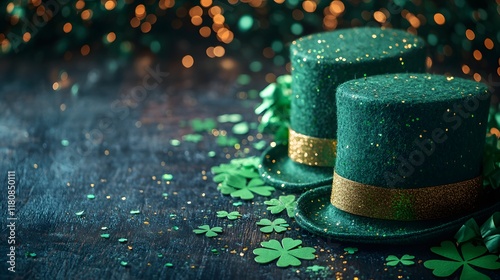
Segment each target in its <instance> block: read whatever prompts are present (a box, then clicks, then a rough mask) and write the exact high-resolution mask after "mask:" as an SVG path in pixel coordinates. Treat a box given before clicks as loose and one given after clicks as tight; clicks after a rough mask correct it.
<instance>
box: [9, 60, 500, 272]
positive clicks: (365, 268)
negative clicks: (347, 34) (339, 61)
mask: <svg viewBox="0 0 500 280" xmlns="http://www.w3.org/2000/svg"><path fill="white" fill-rule="evenodd" d="M245 63H246V62H244V61H242V60H239V59H238V58H236V57H227V58H225V59H208V58H207V59H206V60H200V61H195V65H194V66H193V67H192V68H190V69H185V68H184V67H182V65H181V63H180V59H168V58H157V57H153V56H151V55H148V54H145V55H138V56H137V57H136V58H133V59H130V60H126V59H125V60H124V59H110V58H104V57H98V56H90V57H86V58H85V59H73V60H72V61H70V62H65V61H59V60H51V61H34V60H28V59H6V60H4V61H3V62H2V63H1V64H0V79H1V83H0V155H1V157H0V158H1V162H0V166H1V168H0V170H1V171H0V172H2V173H1V174H0V177H1V178H2V186H3V187H2V191H1V193H2V194H1V201H2V203H1V206H0V210H1V213H2V227H1V231H0V232H1V236H2V238H1V240H2V241H1V243H0V252H1V254H0V256H1V257H0V259H1V260H2V267H1V272H0V275H1V278H2V279H3V278H10V279H165V278H167V279H236V278H241V279H295V278H302V279H316V278H337V279H429V278H432V277H433V276H432V273H431V271H430V270H428V269H426V268H425V267H424V266H423V261H425V260H428V259H430V258H436V257H437V256H435V255H433V254H432V253H431V252H430V250H429V248H430V247H431V246H436V245H438V244H439V242H440V241H442V240H436V242H435V243H434V244H427V245H424V246H363V245H360V244H345V243H339V242H336V241H335V240H328V239H325V238H322V237H318V236H314V235H312V234H309V233H308V232H306V231H304V230H302V229H300V228H299V227H298V226H297V224H296V223H295V222H294V221H293V219H289V218H288V217H286V216H285V214H283V213H282V214H280V215H278V216H275V215H272V214H271V213H269V211H267V210H266V205H264V204H263V202H264V201H265V200H268V198H264V197H259V196H257V197H256V198H255V199H254V200H253V201H250V202H247V201H244V202H243V204H242V205H241V206H233V202H238V201H239V199H233V198H231V197H229V196H224V195H221V194H220V193H219V191H218V190H217V185H216V183H214V182H213V181H212V174H211V172H210V168H211V167H212V166H215V165H219V164H221V163H227V162H228V161H229V160H230V159H232V158H235V157H237V158H241V157H248V156H257V155H259V154H260V153H261V151H260V150H258V149H256V148H254V147H253V145H252V144H253V143H256V142H257V141H259V139H258V132H257V131H256V130H255V129H251V130H250V132H249V133H247V134H245V135H235V134H233V133H232V132H231V127H232V124H230V123H217V129H218V130H225V131H227V134H228V135H229V136H234V137H236V138H237V139H238V141H239V143H240V146H239V148H238V149H236V148H235V147H234V146H232V147H221V146H219V145H217V143H216V137H215V136H214V135H213V134H212V133H209V132H201V133H199V134H201V135H202V136H203V140H202V141H200V142H198V143H194V142H189V141H185V140H182V136H183V135H186V134H191V133H194V132H193V129H192V127H190V126H189V125H188V124H189V121H190V120H193V119H195V118H201V119H205V118H211V119H216V117H217V116H220V115H222V114H241V115H242V116H243V120H244V121H247V122H248V123H250V124H252V123H253V124H256V123H257V120H258V118H257V116H256V115H255V114H254V113H253V109H254V108H255V106H256V105H257V104H258V102H259V99H258V98H256V97H253V95H255V91H253V92H252V91H251V90H260V89H262V88H263V87H264V86H265V85H266V84H267V83H266V82H265V75H266V74H267V73H275V74H281V73H280V71H284V70H283V69H274V68H272V67H264V69H266V70H265V71H261V72H259V73H253V74H251V73H246V71H245V70H244V69H246V65H245ZM147 69H149V70H147ZM151 69H153V70H154V69H156V70H157V71H159V72H161V73H162V74H161V75H157V76H156V78H155V77H154V75H153V74H151V71H153V70H151ZM64 73H66V74H64ZM157 73H158V72H157ZM241 74H250V78H251V82H250V83H249V84H247V85H245V83H242V82H241V81H242V80H241V76H240V75H241ZM238 78H240V79H239V81H240V82H238ZM55 83H57V84H55ZM54 89H58V90H54ZM251 126H252V125H251ZM172 139H177V140H180V145H177V146H176V145H172V144H171V140H172ZM263 139H264V140H266V141H268V142H269V137H268V136H264V137H263ZM210 151H213V152H215V155H214V156H209V155H208V154H209V152H210ZM8 171H15V185H16V188H17V194H16V197H15V199H16V207H15V217H16V218H17V220H16V223H15V224H16V227H15V241H16V247H15V252H16V258H15V265H16V267H15V270H16V273H11V272H9V271H8V270H7V268H8V264H7V263H6V261H7V257H6V255H7V254H8V253H9V251H10V250H9V249H10V248H9V247H10V245H9V244H8V243H7V236H8V234H9V233H10V230H9V229H8V228H7V227H6V225H7V219H6V217H7V216H6V214H7V196H8V194H7V188H6V186H7V179H8ZM163 174H172V175H173V179H172V180H170V181H165V180H162V175H163ZM88 194H93V195H95V198H94V199H88V198H87V195H88ZM281 194H283V192H281V191H276V192H275V193H274V194H273V196H272V197H278V196H279V195H281ZM132 210H140V213H139V214H131V213H130V211H132ZM219 210H227V211H239V212H240V213H242V217H241V218H239V219H237V220H235V221H229V220H227V219H220V218H217V217H216V212H217V211H219ZM80 211H84V213H83V214H82V215H81V216H78V215H76V213H77V212H80ZM275 217H283V218H285V219H286V220H287V221H288V222H289V224H290V230H288V231H287V232H285V233H282V234H277V233H272V234H264V233H261V232H260V231H259V229H258V227H257V226H256V224H255V223H256V222H257V221H259V220H260V219H261V218H270V219H274V218H275ZM203 224H208V225H211V226H221V227H223V228H224V233H223V234H221V235H219V236H218V237H216V238H207V237H205V236H201V235H196V234H194V233H193V232H192V231H193V229H195V228H197V226H199V225H203ZM102 227H107V229H105V230H103V229H102ZM104 233H108V234H109V235H110V237H109V238H108V239H106V238H103V237H101V234H104ZM284 237H291V238H294V239H301V240H303V245H304V246H311V247H314V248H316V254H317V259H315V260H312V261H303V262H302V265H301V266H299V267H289V268H278V267H276V265H275V262H273V263H271V264H267V265H261V264H257V263H256V262H255V261H254V260H253V259H254V257H255V256H254V255H253V253H252V250H253V249H255V248H258V247H260V246H259V243H260V242H262V241H266V240H269V239H271V238H276V239H278V240H281V239H282V238H284ZM119 238H126V239H128V241H127V242H126V243H120V242H119V241H118V239H119ZM451 238H452V237H450V239H451ZM346 247H356V248H358V251H357V252H356V253H354V254H348V253H347V252H345V251H344V248H346ZM30 253H35V254H36V256H34V255H30ZM403 254H412V255H415V257H416V264H415V265H413V266H402V265H398V266H396V267H390V266H387V265H386V264H385V263H386V261H385V258H386V257H387V256H388V255H397V256H402V255H403ZM438 258H439V257H438ZM122 261H125V262H127V265H126V266H123V265H121V262H122ZM166 263H171V265H172V266H165V264H166ZM313 265H320V266H325V267H327V270H325V271H323V272H321V273H315V272H310V271H307V267H308V266H313ZM483 272H485V273H488V274H489V275H491V277H494V275H495V274H494V273H491V272H488V271H483Z"/></svg>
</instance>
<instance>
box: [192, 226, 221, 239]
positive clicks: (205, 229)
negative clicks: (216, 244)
mask: <svg viewBox="0 0 500 280" xmlns="http://www.w3.org/2000/svg"><path fill="white" fill-rule="evenodd" d="M193 232H194V233H196V234H202V233H204V234H205V236H206V237H215V236H217V235H218V233H222V228H221V227H213V228H210V226H209V225H202V226H199V227H198V229H193Z"/></svg>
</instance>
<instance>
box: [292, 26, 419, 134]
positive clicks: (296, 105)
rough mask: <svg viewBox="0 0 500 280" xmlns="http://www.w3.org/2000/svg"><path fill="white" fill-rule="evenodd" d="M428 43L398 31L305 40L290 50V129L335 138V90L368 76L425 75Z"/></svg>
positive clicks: (345, 33) (349, 31)
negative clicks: (416, 73)
mask: <svg viewBox="0 0 500 280" xmlns="http://www.w3.org/2000/svg"><path fill="white" fill-rule="evenodd" d="M424 46H425V43H424V41H423V40H422V39H421V38H419V37H416V36H414V35H412V34H409V33H407V32H404V31H401V30H395V29H380V28H351V29H340V30H336V31H333V32H323V33H318V34H314V35H310V36H307V37H302V38H300V39H298V40H296V41H294V42H293V44H292V45H291V47H290V53H291V63H292V79H293V83H292V103H291V118H290V122H291V124H290V125H291V128H292V129H294V130H295V131H297V132H299V133H302V134H305V135H309V136H314V137H319V138H330V139H333V138H336V134H337V117H336V114H337V110H336V106H335V89H336V88H337V86H338V85H339V84H341V83H343V82H345V81H348V80H351V79H354V78H360V77H365V76H369V75H376V74H385V73H398V72H424V71H425V48H424Z"/></svg>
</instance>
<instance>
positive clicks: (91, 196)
mask: <svg viewBox="0 0 500 280" xmlns="http://www.w3.org/2000/svg"><path fill="white" fill-rule="evenodd" d="M87 198H88V199H94V198H95V195H93V194H87Z"/></svg>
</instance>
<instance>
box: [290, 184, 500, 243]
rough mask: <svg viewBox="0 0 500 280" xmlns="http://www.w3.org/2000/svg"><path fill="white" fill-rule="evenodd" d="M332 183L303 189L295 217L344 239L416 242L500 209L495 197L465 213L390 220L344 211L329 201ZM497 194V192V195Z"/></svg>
mask: <svg viewBox="0 0 500 280" xmlns="http://www.w3.org/2000/svg"><path fill="white" fill-rule="evenodd" d="M331 189H332V187H331V185H328V186H324V187H320V188H316V189H313V190H310V191H308V192H306V193H304V194H303V195H302V196H301V197H300V198H299V199H298V201H297V212H296V214H295V220H296V221H297V223H298V224H299V225H300V226H301V227H302V228H304V229H306V230H308V231H310V232H312V233H314V234H317V235H321V236H325V237H329V238H333V239H335V240H338V241H343V242H355V243H367V244H415V243H424V242H427V241H430V240H432V239H434V240H435V239H436V238H439V237H446V236H448V237H449V236H450V235H451V236H453V234H454V233H456V232H457V231H458V230H459V229H460V227H461V226H462V225H463V224H464V223H465V222H466V221H467V220H468V219H470V218H475V219H476V221H478V222H482V221H484V220H486V219H487V218H488V217H489V216H490V215H491V214H493V213H494V212H495V211H499V210H500V201H499V200H498V197H494V198H493V197H491V198H490V199H491V201H489V202H485V203H484V204H483V205H482V207H481V209H479V210H477V211H475V212H473V213H471V214H468V215H464V216H459V217H454V218H448V219H435V220H425V221H411V222H407V221H393V220H382V219H374V218H368V217H362V216H358V215H354V214H350V213H347V212H344V211H342V210H340V209H338V208H336V207H335V206H333V205H332V204H331V203H330V194H331ZM496 196H498V195H496Z"/></svg>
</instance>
